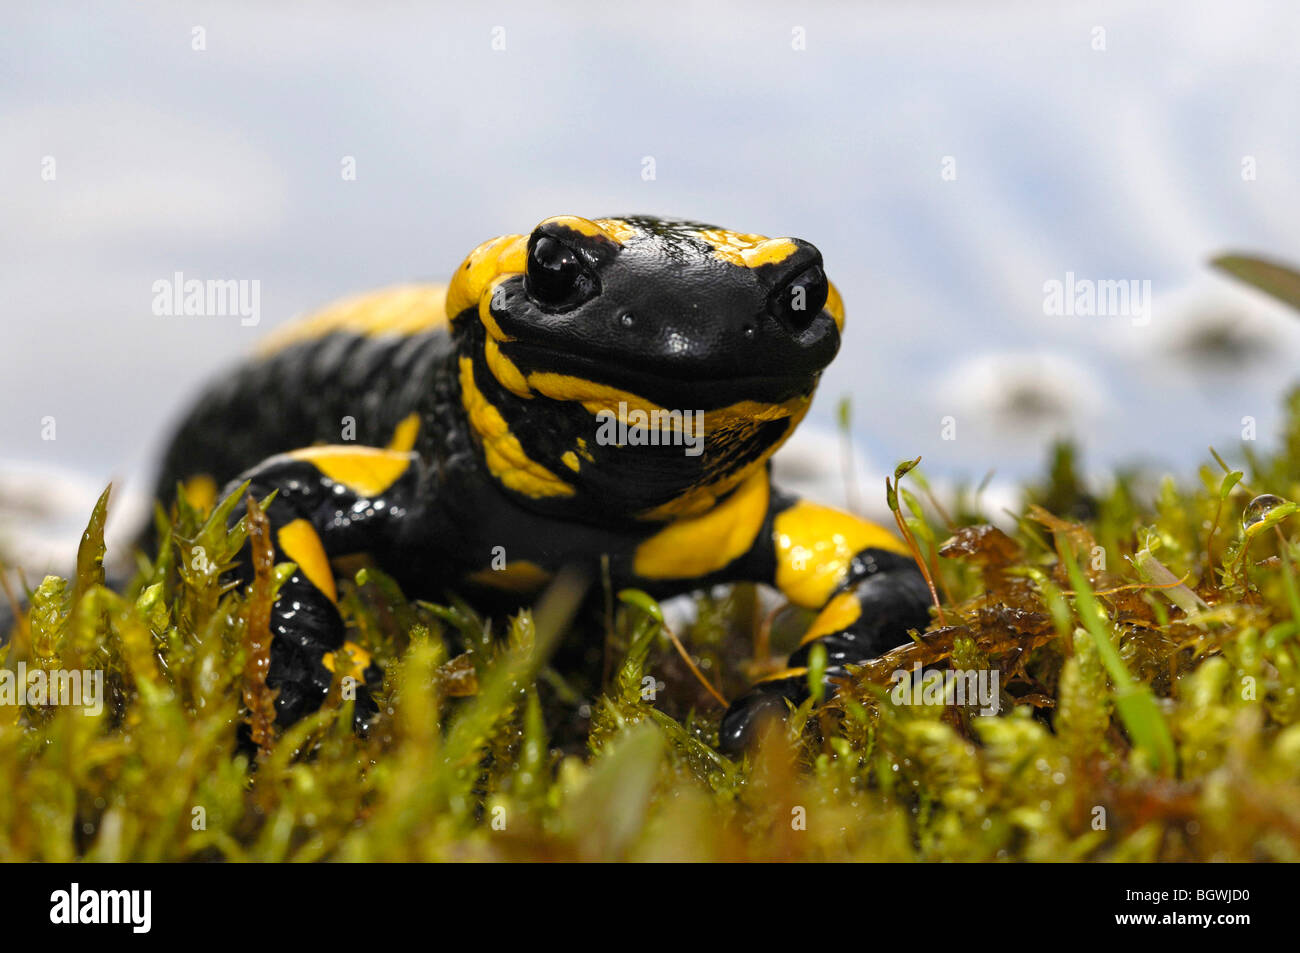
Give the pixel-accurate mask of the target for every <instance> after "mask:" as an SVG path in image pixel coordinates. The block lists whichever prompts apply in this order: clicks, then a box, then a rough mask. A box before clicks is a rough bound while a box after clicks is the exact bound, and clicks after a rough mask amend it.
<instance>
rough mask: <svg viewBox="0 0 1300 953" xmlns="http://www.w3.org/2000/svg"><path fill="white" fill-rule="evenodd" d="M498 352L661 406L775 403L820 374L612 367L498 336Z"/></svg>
mask: <svg viewBox="0 0 1300 953" xmlns="http://www.w3.org/2000/svg"><path fill="white" fill-rule="evenodd" d="M499 346H500V349H501V353H502V354H504V355H505V356H506V357H508V358H509V359H510V360H511V361H512V362H513V363H514V364H515V365H516V366H517V367H518V368H519V370H520V371H521V372H522V373H523V374H524V376H525V378H526V377H528V376H529V375H530V374H535V373H551V374H561V375H565V376H567V377H576V378H580V379H582V380H587V381H591V382H593V383H595V384H601V385H604V386H606V387H611V388H616V389H618V390H622V391H627V392H628V393H631V394H635V395H637V396H638V397H643V398H645V399H646V400H650V401H653V402H654V403H656V404H659V405H660V406H662V407H668V408H687V407H689V408H690V409H699V410H714V409H717V408H719V407H726V406H729V405H731V404H735V403H737V402H739V401H745V400H752V401H757V402H761V403H771V404H779V403H782V402H784V401H787V400H790V399H792V398H796V397H803V396H807V395H809V394H811V393H812V392H813V390H815V389H816V387H817V382H818V380H819V379H820V377H821V373H820V371H819V372H817V373H814V374H811V375H809V374H799V375H743V376H718V375H712V374H710V375H707V376H706V375H705V374H704V373H703V372H702V371H701V370H699V369H697V368H693V367H690V366H689V365H678V366H672V364H671V362H669V363H668V364H667V365H665V366H660V367H654V368H647V367H645V366H644V365H642V366H641V367H629V366H623V367H615V366H611V364H610V361H609V360H608V359H602V358H600V357H597V356H592V355H585V354H574V353H572V352H565V353H559V352H557V351H556V350H555V349H554V348H552V347H547V346H544V345H538V344H531V343H526V342H523V341H517V340H516V341H508V342H502V343H501V344H500V345H499Z"/></svg>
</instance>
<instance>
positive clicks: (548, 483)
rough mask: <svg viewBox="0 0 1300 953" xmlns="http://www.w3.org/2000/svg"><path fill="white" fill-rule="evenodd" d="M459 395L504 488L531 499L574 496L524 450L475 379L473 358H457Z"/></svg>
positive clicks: (570, 490) (486, 457)
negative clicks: (458, 365) (458, 364)
mask: <svg viewBox="0 0 1300 953" xmlns="http://www.w3.org/2000/svg"><path fill="white" fill-rule="evenodd" d="M460 399H461V404H462V405H463V406H464V407H465V415H466V417H467V418H468V419H469V423H470V426H471V427H473V428H474V432H475V433H477V434H478V435H479V438H480V440H481V441H482V445H483V459H484V462H486V463H487V467H488V470H489V472H491V474H492V475H493V476H494V477H496V479H497V480H498V481H499V482H500V483H501V484H502V485H503V486H505V487H506V488H508V489H511V490H514V491H515V492H516V493H522V494H523V495H524V496H530V497H532V498H534V499H537V498H540V497H548V496H573V494H574V492H575V491H574V489H573V487H572V486H570V485H569V484H567V483H565V482H564V481H563V480H561V479H560V478H559V477H558V476H556V475H555V474H554V473H552V472H551V471H550V470H548V469H546V467H544V466H542V465H541V464H540V463H537V462H536V461H534V460H532V459H531V458H530V457H529V456H528V454H527V453H525V452H524V448H523V445H522V444H520V442H519V438H518V437H516V436H515V435H514V434H512V433H511V432H510V425H509V424H508V423H506V419H505V418H504V417H503V416H501V411H499V410H497V408H496V407H495V406H493V405H492V403H491V402H490V401H488V399H487V398H486V397H484V396H483V394H482V392H481V391H480V390H479V389H478V384H476V383H475V381H474V362H473V361H472V360H470V358H468V357H463V356H462V357H461V358H460Z"/></svg>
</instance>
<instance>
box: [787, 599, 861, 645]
mask: <svg viewBox="0 0 1300 953" xmlns="http://www.w3.org/2000/svg"><path fill="white" fill-rule="evenodd" d="M861 615H862V603H860V602H858V597H857V596H856V595H855V594H853V593H852V592H841V593H840V594H839V595H838V596H836V597H835V598H834V599H832V600H831V601H830V602H828V603H827V604H826V608H825V609H823V610H822V611H821V612H820V613H818V614H817V618H815V619H813V623H812V625H810V626H809V627H808V631H807V632H805V633H804V634H803V638H802V639H801V640H800V641H799V644H800V645H801V646H802V645H807V644H808V643H809V642H811V641H813V640H814V639H820V638H821V637H822V636H823V635H832V634H834V633H836V632H843V631H844V630H845V629H847V628H848V627H849V626H851V625H852V624H853V623H854V622H857V621H858V617H859V616H861Z"/></svg>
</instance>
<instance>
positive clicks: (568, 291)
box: [524, 235, 600, 311]
mask: <svg viewBox="0 0 1300 953" xmlns="http://www.w3.org/2000/svg"><path fill="white" fill-rule="evenodd" d="M524 290H525V291H527V292H528V297H530V298H532V299H533V301H535V302H536V303H537V304H538V305H539V306H541V307H542V308H543V309H544V310H546V311H568V310H570V309H572V308H576V307H577V306H578V305H580V304H582V303H583V302H584V301H589V300H591V299H592V298H594V297H595V296H596V295H597V294H598V293H599V291H600V285H599V283H598V282H597V281H596V276H595V275H593V274H592V273H591V270H590V269H589V268H588V267H587V264H586V262H584V261H583V260H582V258H581V257H579V255H578V253H577V252H575V251H574V250H573V249H571V248H570V247H569V246H567V245H565V244H564V243H563V242H562V241H560V240H559V239H556V238H552V237H551V236H549V235H539V236H537V237H536V238H534V239H533V242H532V244H531V245H530V246H529V247H528V267H527V270H526V272H525V274H524Z"/></svg>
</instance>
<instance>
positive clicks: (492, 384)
mask: <svg viewBox="0 0 1300 953" xmlns="http://www.w3.org/2000/svg"><path fill="white" fill-rule="evenodd" d="M447 312H448V314H449V315H450V316H451V318H452V321H453V327H454V329H455V332H456V334H457V339H458V344H459V350H460V356H461V357H460V359H461V383H462V398H463V400H464V402H465V405H466V410H467V412H468V414H469V417H470V422H471V425H472V426H473V428H474V430H475V431H476V433H477V434H478V436H479V438H480V439H481V441H482V443H483V446H484V449H485V458H486V461H487V463H488V467H489V469H490V470H491V471H492V472H493V474H494V476H496V477H497V478H498V480H500V482H502V483H503V484H504V485H505V486H506V488H507V489H510V490H513V491H515V492H518V493H521V494H522V495H524V496H526V497H530V498H532V499H549V498H553V497H554V498H560V497H581V498H582V499H583V501H584V505H586V506H588V507H591V506H593V505H597V503H599V504H602V505H605V506H607V507H609V508H611V509H617V510H618V511H620V512H622V513H623V514H625V515H632V516H636V517H638V518H648V519H667V518H672V517H676V516H681V515H689V514H692V513H697V512H702V511H703V510H706V509H708V508H709V507H710V506H711V505H712V504H713V502H714V501H716V499H717V498H719V497H720V496H722V495H724V494H725V493H727V492H728V491H729V490H731V489H732V488H734V487H735V486H736V485H737V484H738V483H739V482H740V481H741V480H743V479H744V478H745V477H746V476H747V475H749V474H750V473H752V472H753V471H754V470H755V469H756V468H758V467H760V466H762V465H763V464H764V462H765V461H766V460H767V458H768V457H769V456H770V455H771V453H772V452H773V451H774V450H775V449H776V447H777V446H779V445H780V443H781V442H782V441H783V440H784V439H785V438H786V437H787V436H789V434H790V432H791V431H792V430H793V429H794V426H795V425H796V424H797V423H798V421H799V420H800V419H802V417H803V414H804V413H805V412H806V411H807V408H808V404H809V402H810V401H811V398H812V394H813V391H814V389H815V388H816V385H817V381H818V378H819V376H820V374H821V372H822V370H823V369H824V368H825V367H826V365H827V364H828V363H829V362H830V361H831V359H832V358H833V357H834V356H835V353H836V351H837V350H838V348H839V343H840V328H841V326H842V323H843V309H842V306H841V303H840V299H839V295H838V293H837V292H836V291H835V289H834V287H833V286H832V285H830V283H829V282H828V281H827V279H826V275H825V272H824V271H823V268H822V260H821V253H820V252H818V250H817V249H816V248H815V247H814V246H813V245H811V244H809V243H808V242H805V241H801V240H799V239H793V238H777V239H768V238H764V237H763V236H761V235H751V234H743V233H737V232H731V231H727V230H724V229H720V228H715V227H713V226H709V225H702V224H699V223H696V222H687V221H678V220H661V219H655V218H646V217H638V218H617V219H597V220H594V221H593V220H588V219H584V218H578V217H576V216H559V217H556V218H550V219H547V220H546V221H544V222H542V223H541V224H540V225H538V226H537V228H535V229H534V230H533V231H532V233H531V234H529V235H506V236H502V237H500V238H497V239H493V240H492V241H489V242H485V243H484V244H482V245H480V246H479V247H478V248H477V249H475V250H474V251H473V252H472V253H471V254H470V256H469V257H468V258H467V259H466V260H465V262H464V263H463V264H462V265H461V267H460V268H459V269H458V270H457V273H456V275H455V277H454V278H453V280H452V283H451V287H450V289H449V291H448V299H447ZM700 412H703V413H702V415H701V414H700ZM639 414H644V415H645V418H644V419H642V417H640V416H639ZM602 425H612V426H604V429H603V430H602V429H601V428H602ZM503 428H504V429H503ZM647 436H649V437H650V438H651V439H650V441H649V442H643V441H642V438H645V437H647ZM693 437H695V438H698V440H697V441H695V442H692V439H691V438H693ZM697 443H698V446H697V445H696V444H697ZM547 474H549V477H548V476H547ZM552 477H553V478H554V479H551V478H552Z"/></svg>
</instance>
